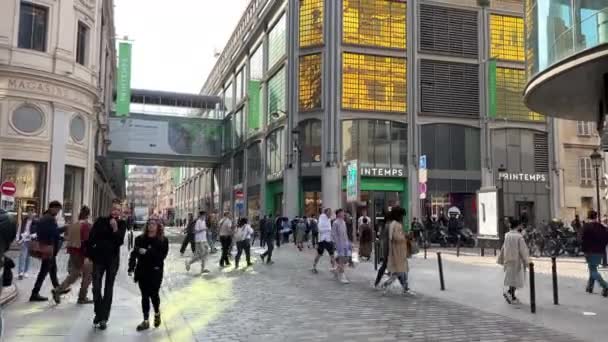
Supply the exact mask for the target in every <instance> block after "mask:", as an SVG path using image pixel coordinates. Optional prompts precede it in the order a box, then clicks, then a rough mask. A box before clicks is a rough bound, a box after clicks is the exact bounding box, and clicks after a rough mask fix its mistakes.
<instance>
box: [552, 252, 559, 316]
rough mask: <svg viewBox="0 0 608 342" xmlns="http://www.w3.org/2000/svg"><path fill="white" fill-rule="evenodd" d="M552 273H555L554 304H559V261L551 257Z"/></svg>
mask: <svg viewBox="0 0 608 342" xmlns="http://www.w3.org/2000/svg"><path fill="white" fill-rule="evenodd" d="M551 274H552V275H553V304H555V305H559V294H558V292H557V262H556V258H555V257H551Z"/></svg>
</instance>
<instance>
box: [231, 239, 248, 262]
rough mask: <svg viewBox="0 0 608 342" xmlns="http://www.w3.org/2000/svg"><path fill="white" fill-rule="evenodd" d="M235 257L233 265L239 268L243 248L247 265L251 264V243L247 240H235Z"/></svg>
mask: <svg viewBox="0 0 608 342" xmlns="http://www.w3.org/2000/svg"><path fill="white" fill-rule="evenodd" d="M236 250H237V253H236V257H235V258H234V267H235V268H239V260H240V259H241V254H243V250H244V251H245V257H246V258H247V266H249V265H251V254H250V253H251V243H250V242H249V240H243V241H237V243H236Z"/></svg>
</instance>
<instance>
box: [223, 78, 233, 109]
mask: <svg viewBox="0 0 608 342" xmlns="http://www.w3.org/2000/svg"><path fill="white" fill-rule="evenodd" d="M224 108H226V112H228V113H229V112H231V111H232V110H233V109H234V86H233V84H232V82H230V83H228V85H227V86H226V87H225V88H224Z"/></svg>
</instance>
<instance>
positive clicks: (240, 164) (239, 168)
mask: <svg viewBox="0 0 608 342" xmlns="http://www.w3.org/2000/svg"><path fill="white" fill-rule="evenodd" d="M244 163H245V155H244V154H243V152H239V153H237V154H236V155H235V156H234V172H233V174H232V175H233V177H234V179H233V180H232V184H233V185H239V184H243V181H244V180H245V173H244V172H245V165H244Z"/></svg>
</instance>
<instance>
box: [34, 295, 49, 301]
mask: <svg viewBox="0 0 608 342" xmlns="http://www.w3.org/2000/svg"><path fill="white" fill-rule="evenodd" d="M48 300H49V299H48V298H46V297H42V296H41V295H39V294H32V295H31V296H30V302H46V301H48Z"/></svg>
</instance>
